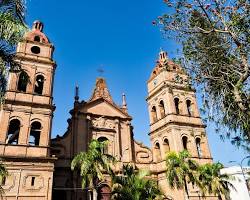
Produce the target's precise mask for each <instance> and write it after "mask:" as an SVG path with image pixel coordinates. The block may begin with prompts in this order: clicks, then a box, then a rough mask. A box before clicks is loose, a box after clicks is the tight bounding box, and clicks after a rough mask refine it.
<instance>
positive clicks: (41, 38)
mask: <svg viewBox="0 0 250 200" xmlns="http://www.w3.org/2000/svg"><path fill="white" fill-rule="evenodd" d="M43 27H44V25H43V23H42V22H41V21H39V20H36V21H34V22H33V26H32V29H31V31H29V32H28V33H26V34H25V36H24V38H25V39H26V40H29V41H34V42H40V43H44V44H48V43H50V42H49V39H48V38H47V36H46V35H45V34H44V33H43Z"/></svg>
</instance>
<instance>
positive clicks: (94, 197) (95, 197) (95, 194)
mask: <svg viewBox="0 0 250 200" xmlns="http://www.w3.org/2000/svg"><path fill="white" fill-rule="evenodd" d="M97 195H98V193H97V191H96V189H93V200H97Z"/></svg>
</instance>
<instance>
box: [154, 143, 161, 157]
mask: <svg viewBox="0 0 250 200" xmlns="http://www.w3.org/2000/svg"><path fill="white" fill-rule="evenodd" d="M154 149H155V158H156V161H157V162H158V161H160V160H161V149H160V144H159V143H158V142H156V143H155V148H154Z"/></svg>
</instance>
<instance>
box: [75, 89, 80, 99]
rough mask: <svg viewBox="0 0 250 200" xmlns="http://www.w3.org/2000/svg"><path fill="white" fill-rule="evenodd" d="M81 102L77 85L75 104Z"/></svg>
mask: <svg viewBox="0 0 250 200" xmlns="http://www.w3.org/2000/svg"><path fill="white" fill-rule="evenodd" d="M78 101H79V86H78V85H76V87H75V102H78Z"/></svg>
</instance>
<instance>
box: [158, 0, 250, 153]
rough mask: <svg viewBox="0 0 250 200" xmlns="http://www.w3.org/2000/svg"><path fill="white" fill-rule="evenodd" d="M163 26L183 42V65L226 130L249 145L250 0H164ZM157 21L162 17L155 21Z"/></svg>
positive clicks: (210, 115)
mask: <svg viewBox="0 0 250 200" xmlns="http://www.w3.org/2000/svg"><path fill="white" fill-rule="evenodd" d="M164 2H165V4H166V5H167V7H168V13H167V14H164V15H163V16H161V17H159V18H158V24H159V26H160V27H161V30H162V31H163V32H164V34H165V35H166V36H168V37H169V38H174V39H175V40H176V41H177V42H179V43H180V44H181V46H182V50H183V54H184V59H182V61H183V65H184V66H185V67H186V70H187V72H189V75H190V77H192V79H193V80H194V82H195V83H196V84H198V86H199V87H198V88H201V90H202V94H203V98H204V108H205V109H204V110H207V111H208V112H207V116H208V119H211V120H214V121H215V122H216V124H217V125H218V127H219V128H220V129H223V131H222V130H221V131H220V132H223V133H222V136H223V137H224V138H225V136H227V137H229V138H230V139H231V140H232V142H233V143H234V144H237V145H243V147H245V148H246V149H247V150H249V146H250V145H249V141H250V78H249V76H250V65H249V51H250V2H249V0H235V1H229V0H164ZM155 24H156V23H155Z"/></svg>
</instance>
